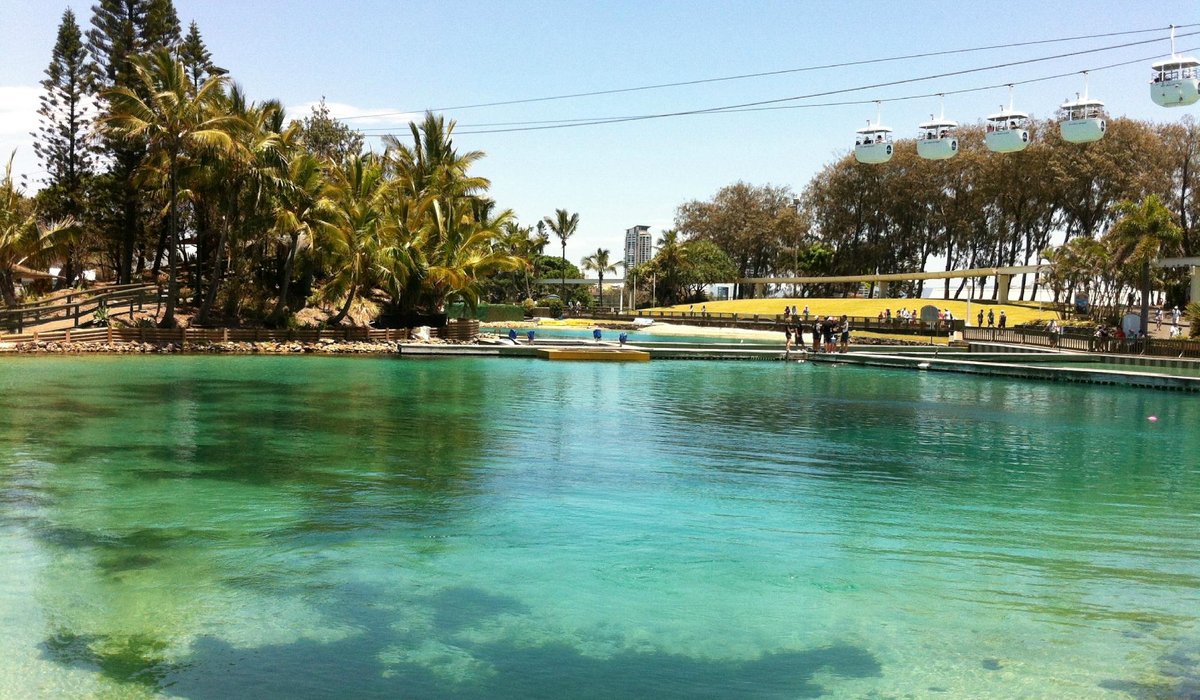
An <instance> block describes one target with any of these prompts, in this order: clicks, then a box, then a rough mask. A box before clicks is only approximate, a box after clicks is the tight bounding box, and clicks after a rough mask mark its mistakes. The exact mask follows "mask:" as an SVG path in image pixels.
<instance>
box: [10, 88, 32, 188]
mask: <svg viewBox="0 0 1200 700" xmlns="http://www.w3.org/2000/svg"><path fill="white" fill-rule="evenodd" d="M41 95H42V88H41V87H40V86H28V85H0V163H8V158H9V156H11V155H13V151H14V150H15V151H16V155H15V157H14V158H13V174H14V175H27V176H29V180H30V182H29V184H31V185H32V184H33V181H34V180H35V179H36V178H37V177H38V176H39V175H40V170H41V169H40V168H39V166H38V162H37V154H36V153H34V152H33V136H31V135H30V134H31V133H32V132H33V131H34V130H36V129H37V126H38V114H37V110H38V99H39V98H40V97H41ZM0 167H3V166H2V165H0Z"/></svg>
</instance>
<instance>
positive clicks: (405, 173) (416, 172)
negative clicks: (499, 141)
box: [383, 112, 491, 199]
mask: <svg viewBox="0 0 1200 700" xmlns="http://www.w3.org/2000/svg"><path fill="white" fill-rule="evenodd" d="M454 125H455V122H454V121H453V120H451V121H450V122H449V123H447V122H446V120H445V118H444V117H441V116H435V115H433V114H432V113H430V112H426V113H425V119H424V120H423V121H422V122H421V124H420V125H417V123H416V122H409V124H408V128H409V130H411V131H412V137H413V145H412V146H409V145H407V144H404V143H401V142H400V139H398V138H396V137H395V136H392V135H388V136H384V137H383V147H384V158H385V159H386V162H387V165H388V168H389V169H390V170H391V171H392V173H394V174H395V175H396V177H397V178H398V179H399V180H400V181H401V184H400V187H401V189H403V190H404V191H406V192H407V193H408V194H409V195H410V196H411V197H414V198H421V197H426V196H433V197H441V198H443V199H446V198H451V197H471V196H475V195H477V194H478V193H481V192H483V191H486V190H487V188H488V187H489V186H491V183H490V182H489V181H488V180H487V178H482V177H471V176H468V175H467V171H468V170H469V169H470V168H471V166H472V165H474V164H475V163H476V162H477V161H479V160H480V159H482V158H483V157H484V153H483V151H469V152H467V153H464V154H462V155H459V153H458V151H456V150H455V149H454V141H453V140H451V138H450V137H451V135H452V134H453V133H454Z"/></svg>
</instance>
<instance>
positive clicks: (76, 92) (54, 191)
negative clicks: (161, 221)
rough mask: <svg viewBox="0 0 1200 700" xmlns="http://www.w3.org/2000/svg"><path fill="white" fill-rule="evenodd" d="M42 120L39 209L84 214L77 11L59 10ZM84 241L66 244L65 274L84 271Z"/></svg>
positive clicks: (86, 97)
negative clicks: (42, 176) (43, 175)
mask: <svg viewBox="0 0 1200 700" xmlns="http://www.w3.org/2000/svg"><path fill="white" fill-rule="evenodd" d="M42 88H43V89H44V90H45V92H43V93H42V98H41V107H40V108H39V109H38V114H39V115H40V116H41V120H40V121H41V125H40V126H39V127H38V130H37V132H36V133H35V134H33V136H34V139H35V140H34V145H33V148H34V150H35V151H36V152H37V154H38V157H39V159H40V160H41V162H42V167H43V168H45V170H46V173H47V175H46V187H45V188H44V189H43V190H42V191H41V192H39V193H38V200H39V203H40V205H41V207H42V210H43V211H44V212H46V213H47V214H48V215H49V216H51V218H54V219H64V218H67V217H71V218H73V219H74V220H76V221H79V220H81V219H82V218H83V213H84V210H85V204H84V200H85V198H86V194H85V193H86V188H87V186H88V181H89V178H90V175H91V172H92V165H93V153H92V144H91V138H90V133H91V125H92V115H91V114H90V112H91V111H92V104H93V103H94V99H95V97H94V93H93V92H92V90H91V80H90V78H89V67H88V63H87V50H86V49H85V47H84V45H83V34H82V33H81V32H80V30H79V25H78V24H77V23H76V22H75V13H73V12H71V10H67V11H66V12H64V13H63V17H62V22H61V23H60V24H59V27H58V39H57V40H56V41H55V42H54V52H53V53H52V54H51V58H50V65H49V66H48V67H47V68H46V78H45V79H44V80H43V81H42ZM83 251H84V245H81V244H72V245H70V246H68V247H67V252H66V260H65V261H64V262H65V265H64V267H63V277H64V278H65V280H66V282H67V284H71V283H73V282H74V280H75V278H76V276H78V274H79V273H80V272H81V271H82V265H83V260H82V259H81V258H82V253H83Z"/></svg>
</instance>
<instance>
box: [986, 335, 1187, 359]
mask: <svg viewBox="0 0 1200 700" xmlns="http://www.w3.org/2000/svg"><path fill="white" fill-rule="evenodd" d="M963 340H966V341H974V342H985V343H988V342H991V343H1010V344H1013V345H1033V346H1037V347H1045V348H1058V349H1061V350H1076V351H1079V352H1103V353H1109V354H1117V355H1152V356H1154V357H1200V340H1186V339H1176V340H1170V339H1164V338H1140V339H1135V338H1105V339H1100V338H1096V337H1095V336H1094V335H1093V334H1092V333H1091V332H1086V331H1081V332H1072V331H1071V330H1070V329H1067V330H1066V331H1065V332H1063V333H1062V334H1061V335H1060V336H1059V337H1057V338H1055V337H1054V336H1053V335H1051V334H1050V333H1047V332H1046V331H1042V330H1036V329H1032V328H967V329H965V330H964V331H963Z"/></svg>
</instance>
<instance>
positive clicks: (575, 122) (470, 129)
mask: <svg viewBox="0 0 1200 700" xmlns="http://www.w3.org/2000/svg"><path fill="white" fill-rule="evenodd" d="M1184 51H1185V52H1192V51H1200V46H1198V47H1192V48H1188V49H1184ZM1155 58H1158V55H1157V54H1156V55H1154V56H1144V57H1141V58H1135V59H1132V60H1129V61H1119V62H1117V63H1108V64H1105V65H1102V66H1095V67H1093V68H1086V69H1083V70H1071V71H1067V72H1065V73H1055V74H1053V75H1044V76H1041V77H1037V78H1027V79H1025V80H1006V81H1005V82H1003V83H995V84H992V85H981V86H978V87H969V88H960V89H957V90H939V91H938V92H926V93H921V94H916V95H902V96H899V97H888V98H886V99H875V98H870V99H861V100H841V101H837V102H809V103H806V104H798V105H772V106H765V107H744V108H731V109H714V110H711V111H704V112H697V113H696V114H737V113H743V112H769V111H776V110H784V109H816V108H827V107H847V106H854V105H870V104H875V103H876V102H910V101H912V100H925V99H931V98H934V97H939V96H943V95H965V94H967V93H972V92H984V91H987V90H997V89H1000V88H1003V87H1008V86H1009V85H1031V84H1033V83H1043V82H1046V81H1049V80H1061V79H1062V78H1069V77H1071V76H1074V75H1079V74H1080V73H1084V72H1089V73H1098V72H1100V71H1105V70H1110V69H1113V68H1120V67H1122V66H1131V65H1134V64H1138V63H1145V62H1146V61H1152V60H1154V59H1155ZM637 116H638V115H634V116H632V117H631V116H628V115H625V116H612V117H580V118H576V119H549V120H543V121H530V122H511V123H509V124H504V123H503V122H500V123H496V124H475V125H469V124H463V125H460V126H463V127H467V128H465V129H456V130H455V133H456V134H463V135H469V134H495V133H504V132H506V131H511V130H510V129H483V128H476V127H486V126H510V125H511V126H519V125H537V124H559V125H562V126H589V125H592V124H609V123H615V122H619V121H624V120H630V119H634V118H637ZM368 131H373V130H368ZM378 131H390V130H386V129H380V130H378ZM382 135H383V134H367V136H382Z"/></svg>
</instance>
